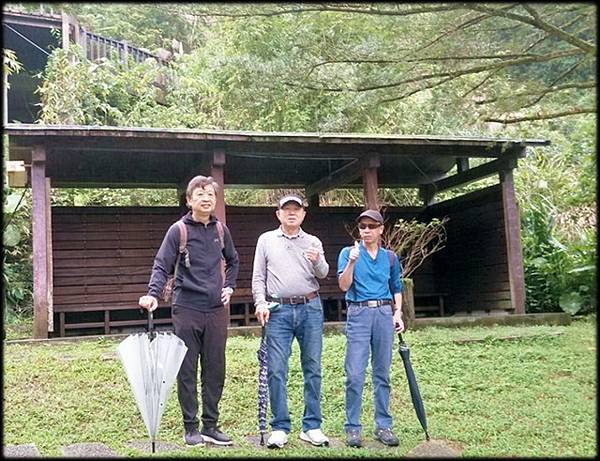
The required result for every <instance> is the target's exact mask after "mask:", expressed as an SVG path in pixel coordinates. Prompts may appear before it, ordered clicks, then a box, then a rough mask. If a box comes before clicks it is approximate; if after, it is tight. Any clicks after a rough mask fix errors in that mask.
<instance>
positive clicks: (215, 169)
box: [210, 149, 225, 224]
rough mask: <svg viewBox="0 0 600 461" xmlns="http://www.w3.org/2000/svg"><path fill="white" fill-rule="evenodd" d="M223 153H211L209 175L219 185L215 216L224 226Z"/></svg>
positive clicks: (217, 151)
mask: <svg viewBox="0 0 600 461" xmlns="http://www.w3.org/2000/svg"><path fill="white" fill-rule="evenodd" d="M224 170H225V151H224V150H223V149H215V150H214V151H213V160H212V165H211V167H210V175H211V176H212V177H213V179H214V180H215V181H216V182H217V183H218V184H219V188H220V189H221V191H220V192H219V193H218V194H217V206H216V208H215V215H216V216H217V219H218V220H219V221H221V222H222V223H223V224H225V172H224Z"/></svg>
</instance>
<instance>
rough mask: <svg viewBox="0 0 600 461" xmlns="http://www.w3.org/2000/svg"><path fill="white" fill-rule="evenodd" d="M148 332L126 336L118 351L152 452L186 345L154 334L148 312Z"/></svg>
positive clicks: (169, 334)
mask: <svg viewBox="0 0 600 461" xmlns="http://www.w3.org/2000/svg"><path fill="white" fill-rule="evenodd" d="M148 325H149V328H148V330H149V331H148V334H146V333H136V334H133V335H129V336H128V337H127V338H125V339H124V340H123V341H122V342H121V343H120V344H119V346H118V348H117V353H118V355H119V358H120V359H121V362H122V363H123V368H124V369H125V373H126V374H127V380H128V381H129V385H130V386H131V389H132V391H133V395H134V397H135V401H136V402H137V406H138V408H139V410H140V413H141V414H142V419H143V420H144V424H145V425H146V428H147V429H148V435H149V436H150V440H151V442H152V452H153V453H154V451H155V442H156V434H157V433H158V426H159V424H160V419H161V417H162V414H163V412H164V410H165V406H166V403H167V399H168V397H169V392H170V390H171V387H172V386H173V383H174V382H175V380H176V378H177V373H178V372H179V367H181V363H182V362H183V359H184V357H185V354H186V352H187V349H188V348H187V346H186V345H185V343H184V342H183V341H182V340H181V339H180V338H179V337H177V336H175V335H174V334H172V333H156V332H154V331H153V328H152V313H151V312H149V313H148Z"/></svg>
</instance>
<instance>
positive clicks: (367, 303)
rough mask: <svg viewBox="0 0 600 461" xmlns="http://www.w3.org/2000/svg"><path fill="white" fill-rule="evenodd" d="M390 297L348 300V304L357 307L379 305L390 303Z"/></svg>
mask: <svg viewBox="0 0 600 461" xmlns="http://www.w3.org/2000/svg"><path fill="white" fill-rule="evenodd" d="M391 304H392V300H391V299H370V300H369V301H348V305H349V306H358V307H381V306H387V305H391Z"/></svg>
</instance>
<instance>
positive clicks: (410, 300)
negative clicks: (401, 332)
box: [402, 279, 415, 330]
mask: <svg viewBox="0 0 600 461" xmlns="http://www.w3.org/2000/svg"><path fill="white" fill-rule="evenodd" d="M402 321H403V322H404V329H405V330H409V329H412V327H413V326H414V325H415V295H414V286H413V280H412V279H402Z"/></svg>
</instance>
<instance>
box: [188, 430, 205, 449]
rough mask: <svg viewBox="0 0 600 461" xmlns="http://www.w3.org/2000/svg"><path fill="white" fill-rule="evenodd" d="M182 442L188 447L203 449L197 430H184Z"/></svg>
mask: <svg viewBox="0 0 600 461" xmlns="http://www.w3.org/2000/svg"><path fill="white" fill-rule="evenodd" d="M183 441H184V442H185V444H186V445H187V446H188V447H194V446H198V447H203V446H204V439H203V438H202V436H201V435H200V432H199V431H198V429H197V428H194V429H186V430H185V434H184V435H183Z"/></svg>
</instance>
